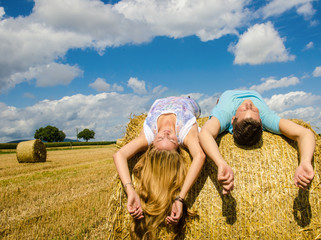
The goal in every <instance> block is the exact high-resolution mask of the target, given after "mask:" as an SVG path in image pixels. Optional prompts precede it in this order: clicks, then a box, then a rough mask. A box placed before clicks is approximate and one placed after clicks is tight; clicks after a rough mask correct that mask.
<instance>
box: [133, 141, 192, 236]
mask: <svg viewBox="0 0 321 240" xmlns="http://www.w3.org/2000/svg"><path fill="white" fill-rule="evenodd" d="M186 173H187V168H186V166H185V163H184V159H183V157H182V156H181V154H180V149H178V150H172V151H168V150H158V149H156V148H155V147H153V146H152V145H151V146H150V147H149V148H148V149H147V151H146V152H145V153H144V154H143V155H142V156H141V158H140V159H139V161H138V162H137V164H136V165H135V167H134V169H133V174H134V176H135V178H136V180H137V184H136V192H137V194H138V195H139V197H140V199H141V205H142V209H143V211H144V218H143V219H141V220H133V224H132V227H131V237H132V239H146V240H147V239H156V238H157V237H156V236H157V229H158V227H159V226H160V225H162V224H163V223H164V222H165V218H166V216H169V215H170V213H171V209H172V204H173V201H174V199H175V197H176V196H178V194H179V192H180V190H181V187H182V185H183V183H184V180H185V176H186ZM184 212H185V214H183V215H184V216H183V217H182V219H181V220H180V223H179V224H178V226H176V227H174V234H173V238H174V237H175V236H176V235H177V234H178V232H179V231H180V229H181V228H182V227H183V225H184V217H185V215H186V207H185V206H184Z"/></svg>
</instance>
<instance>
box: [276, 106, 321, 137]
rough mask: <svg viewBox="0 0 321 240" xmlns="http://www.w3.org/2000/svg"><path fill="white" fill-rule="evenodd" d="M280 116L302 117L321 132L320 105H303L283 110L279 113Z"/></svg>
mask: <svg viewBox="0 0 321 240" xmlns="http://www.w3.org/2000/svg"><path fill="white" fill-rule="evenodd" d="M279 115H280V117H281V118H287V119H291V118H292V119H293V118H295V119H302V120H303V121H305V122H307V123H309V124H310V125H311V127H312V128H313V129H314V130H315V131H316V132H317V133H320V132H321V108H320V107H305V108H297V109H294V110H289V111H285V112H282V113H280V114H279Z"/></svg>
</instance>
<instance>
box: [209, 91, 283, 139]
mask: <svg viewBox="0 0 321 240" xmlns="http://www.w3.org/2000/svg"><path fill="white" fill-rule="evenodd" d="M246 99H250V100H251V101H252V102H253V104H254V105H255V106H256V107H257V108H258V109H259V113H260V118H261V121H262V125H263V130H267V131H270V132H273V133H276V134H281V132H280V129H279V122H280V119H281V118H280V117H279V116H278V115H277V114H276V113H275V112H274V111H272V110H271V109H270V108H269V107H268V106H267V105H266V103H265V102H264V100H263V98H262V96H261V95H260V94H259V93H257V92H255V91H251V90H228V91H225V92H224V93H223V94H222V96H221V97H220V100H219V102H218V104H217V105H216V106H215V107H214V108H213V110H212V112H211V115H210V118H211V117H212V116H214V117H216V118H217V119H218V120H219V122H220V125H221V129H220V133H222V132H224V131H225V130H228V131H229V132H230V133H233V126H232V123H231V121H232V117H233V116H235V113H236V110H237V109H238V107H239V106H240V105H241V103H242V102H243V101H244V100H246Z"/></svg>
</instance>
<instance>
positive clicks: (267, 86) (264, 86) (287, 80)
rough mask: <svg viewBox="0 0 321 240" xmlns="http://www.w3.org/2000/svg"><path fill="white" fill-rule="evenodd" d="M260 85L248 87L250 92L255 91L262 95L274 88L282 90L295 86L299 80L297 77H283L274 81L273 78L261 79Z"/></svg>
mask: <svg viewBox="0 0 321 240" xmlns="http://www.w3.org/2000/svg"><path fill="white" fill-rule="evenodd" d="M262 82H263V83H261V84H260V85H253V86H252V87H250V89H251V90H255V91H257V92H259V93H263V92H265V91H268V90H271V89H275V88H282V87H288V86H293V85H296V84H298V83H299V82H300V80H299V79H298V78H297V77H284V78H281V79H280V80H276V79H274V78H273V77H271V78H266V79H265V78H263V79H262Z"/></svg>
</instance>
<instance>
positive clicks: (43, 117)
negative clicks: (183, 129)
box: [0, 92, 152, 142]
mask: <svg viewBox="0 0 321 240" xmlns="http://www.w3.org/2000/svg"><path fill="white" fill-rule="evenodd" d="M151 98H152V97H151V96H144V97H140V96H137V95H132V94H129V95H125V94H118V93H114V92H113V93H100V94H97V95H89V96H85V95H82V94H77V95H74V96H69V97H64V98H62V99H59V100H54V101H51V100H44V101H41V102H39V103H37V104H35V105H33V106H30V107H27V108H24V109H19V108H15V107H11V106H7V105H5V104H3V103H0V116H1V119H2V120H1V121H2V122H1V127H0V136H1V137H0V142H6V141H9V140H12V139H30V138H33V134H34V132H35V130H36V129H38V128H40V127H45V126H47V125H53V126H56V127H58V128H59V129H60V130H63V131H64V132H65V133H66V135H67V137H69V138H76V136H75V129H76V128H78V129H79V130H81V129H84V128H89V129H92V130H94V131H95V132H96V135H95V139H96V140H115V139H117V138H119V137H122V136H123V134H124V131H125V125H126V124H127V122H128V120H129V117H130V114H131V113H133V114H141V113H144V112H146V111H148V107H149V104H150V101H151ZM128 103H135V104H128Z"/></svg>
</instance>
